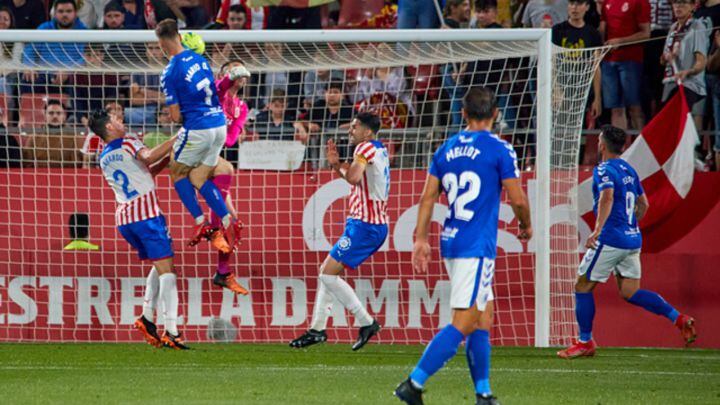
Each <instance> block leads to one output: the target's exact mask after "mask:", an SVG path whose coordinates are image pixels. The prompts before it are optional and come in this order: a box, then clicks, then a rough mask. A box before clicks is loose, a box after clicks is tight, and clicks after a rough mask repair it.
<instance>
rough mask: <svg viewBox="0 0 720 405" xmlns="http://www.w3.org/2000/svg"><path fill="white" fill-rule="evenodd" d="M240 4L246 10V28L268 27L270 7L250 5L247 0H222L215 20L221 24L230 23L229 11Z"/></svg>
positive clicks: (260, 28)
mask: <svg viewBox="0 0 720 405" xmlns="http://www.w3.org/2000/svg"><path fill="white" fill-rule="evenodd" d="M235 5H238V6H240V7H242V9H243V10H244V11H245V12H244V14H245V28H244V29H246V30H262V29H265V28H267V19H268V14H269V11H268V7H250V6H248V4H247V0H222V2H221V4H220V9H219V10H218V13H217V17H216V18H215V22H216V23H218V24H220V25H225V26H227V25H229V24H230V22H229V13H230V9H231V8H232V6H235Z"/></svg>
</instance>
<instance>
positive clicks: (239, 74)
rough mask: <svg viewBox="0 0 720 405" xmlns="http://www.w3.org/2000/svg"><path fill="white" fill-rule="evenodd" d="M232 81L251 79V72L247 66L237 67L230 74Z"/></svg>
mask: <svg viewBox="0 0 720 405" xmlns="http://www.w3.org/2000/svg"><path fill="white" fill-rule="evenodd" d="M228 76H229V77H230V80H233V81H234V80H237V79H241V78H243V77H250V71H249V70H247V68H246V67H245V66H235V67H234V68H232V69H230V72H229V73H228Z"/></svg>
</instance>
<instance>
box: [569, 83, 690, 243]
mask: <svg viewBox="0 0 720 405" xmlns="http://www.w3.org/2000/svg"><path fill="white" fill-rule="evenodd" d="M697 139H698V134H697V130H696V129H695V123H694V122H693V117H692V115H691V114H690V111H689V110H688V106H687V102H686V101H685V91H684V90H683V87H682V86H680V88H679V91H678V92H677V93H676V94H675V95H674V96H673V97H672V98H671V99H670V100H669V101H668V103H667V104H666V105H665V107H664V108H663V109H662V110H661V111H660V112H659V113H658V114H657V115H656V116H655V118H653V119H652V121H650V122H649V123H648V124H647V125H645V128H643V130H642V132H641V134H640V136H638V137H637V139H636V140H635V142H633V144H632V145H631V146H630V147H629V148H628V149H627V150H626V151H625V153H623V155H622V158H623V159H625V161H627V162H628V163H630V165H631V166H632V167H634V168H635V170H636V171H637V173H638V176H640V180H641V182H642V186H643V189H645V193H646V194H647V197H648V200H649V201H650V209H649V210H648V213H647V214H646V215H645V217H644V218H643V219H642V221H640V227H641V228H643V229H644V228H648V227H650V226H651V225H653V224H656V223H659V222H660V221H662V220H664V219H665V218H667V217H668V216H669V215H670V214H672V212H673V211H674V210H675V209H676V208H677V207H678V205H680V203H681V202H682V200H683V199H684V198H685V197H686V196H687V194H688V193H689V192H690V188H691V187H692V182H693V174H694V171H695V167H694V163H695V144H696V142H697ZM592 208H593V196H592V177H591V178H589V179H587V180H585V181H584V182H582V183H581V184H580V186H579V187H578V213H579V214H580V217H581V219H582V220H584V221H585V222H586V223H587V225H588V226H589V227H590V229H592V228H593V227H594V226H595V216H594V214H593V212H592Z"/></svg>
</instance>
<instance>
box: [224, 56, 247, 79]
mask: <svg viewBox="0 0 720 405" xmlns="http://www.w3.org/2000/svg"><path fill="white" fill-rule="evenodd" d="M240 66H245V64H244V63H243V62H242V61H241V60H240V59H230V60H229V61H227V62H225V63H223V64H222V66H220V76H225V75H226V74H228V73H230V71H231V70H232V69H233V68H236V67H240Z"/></svg>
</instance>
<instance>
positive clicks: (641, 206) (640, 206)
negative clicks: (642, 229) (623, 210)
mask: <svg viewBox="0 0 720 405" xmlns="http://www.w3.org/2000/svg"><path fill="white" fill-rule="evenodd" d="M648 208H650V202H649V201H648V198H647V196H646V195H645V194H641V195H640V196H638V198H637V201H635V218H636V219H637V220H638V221H640V220H641V219H643V217H644V216H645V214H646V213H647V210H648Z"/></svg>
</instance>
